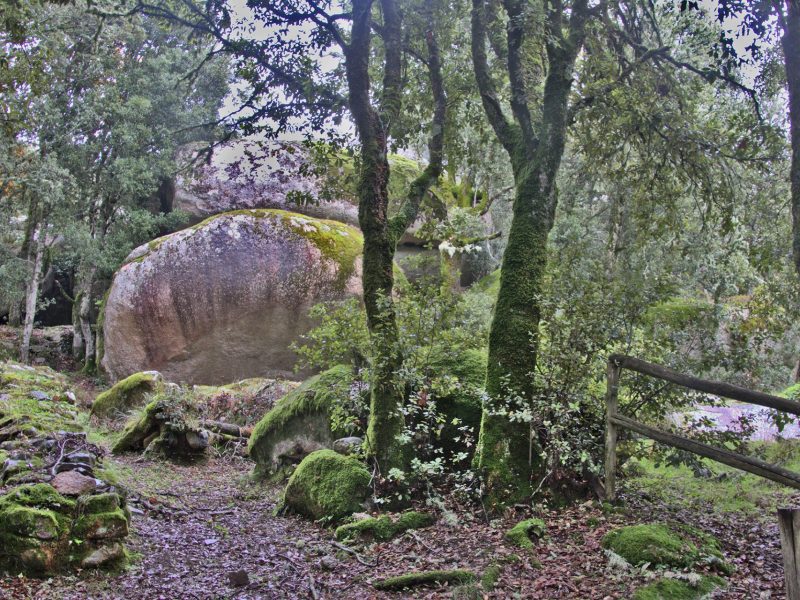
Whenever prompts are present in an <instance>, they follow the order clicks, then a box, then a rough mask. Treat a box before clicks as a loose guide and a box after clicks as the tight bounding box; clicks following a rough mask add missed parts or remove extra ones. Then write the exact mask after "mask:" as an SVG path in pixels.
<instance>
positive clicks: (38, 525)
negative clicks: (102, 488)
mask: <svg viewBox="0 0 800 600" xmlns="http://www.w3.org/2000/svg"><path fill="white" fill-rule="evenodd" d="M123 506H124V502H123V501H122V499H121V498H120V497H119V496H118V495H117V494H113V493H106V494H98V495H95V496H82V497H81V498H79V500H78V501H77V502H76V501H74V500H70V499H69V498H66V497H64V496H62V495H61V494H59V493H58V492H57V491H56V490H55V489H54V488H53V487H52V486H50V485H48V484H46V483H37V484H28V485H20V486H18V487H17V488H15V489H13V490H11V491H10V492H8V493H7V494H5V495H4V496H0V570H3V569H5V570H7V571H9V572H18V571H22V572H25V573H27V574H29V575H36V576H42V575H51V574H54V573H57V572H60V571H63V570H65V569H67V568H69V567H71V566H82V567H104V566H108V565H109V564H110V563H119V561H120V560H124V548H123V546H122V544H121V540H122V539H123V538H124V537H125V536H127V535H128V518H129V517H128V514H127V513H126V511H125V510H124V508H123ZM87 558H88V560H87Z"/></svg>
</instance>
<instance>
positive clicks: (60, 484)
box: [50, 471, 97, 496]
mask: <svg viewBox="0 0 800 600" xmlns="http://www.w3.org/2000/svg"><path fill="white" fill-rule="evenodd" d="M50 485H52V486H53V487H54V488H55V489H56V490H57V491H58V492H60V493H62V494H64V495H65V496H82V495H83V494H88V493H89V492H93V491H94V490H95V488H96V487H97V483H96V481H95V480H94V479H93V478H92V477H87V476H86V475H81V474H80V473H79V472H78V471H63V472H61V473H58V474H57V475H56V476H55V477H53V480H52V481H51V482H50Z"/></svg>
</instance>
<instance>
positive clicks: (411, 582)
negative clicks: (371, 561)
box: [372, 569, 477, 591]
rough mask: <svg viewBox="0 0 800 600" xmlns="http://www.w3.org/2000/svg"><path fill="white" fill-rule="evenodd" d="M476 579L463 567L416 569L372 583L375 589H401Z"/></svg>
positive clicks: (473, 580)
mask: <svg viewBox="0 0 800 600" xmlns="http://www.w3.org/2000/svg"><path fill="white" fill-rule="evenodd" d="M476 580H477V577H476V576H475V574H474V573H472V572H470V571H465V570H463V569H453V570H452V571H418V572H414V573H406V574H405V575H397V576H396V577H388V578H386V579H381V580H378V581H376V582H374V583H373V584H372V586H373V587H374V588H375V589H376V590H385V591H391V590H402V589H404V588H408V587H414V586H417V585H429V584H432V583H473V582H475V581H476Z"/></svg>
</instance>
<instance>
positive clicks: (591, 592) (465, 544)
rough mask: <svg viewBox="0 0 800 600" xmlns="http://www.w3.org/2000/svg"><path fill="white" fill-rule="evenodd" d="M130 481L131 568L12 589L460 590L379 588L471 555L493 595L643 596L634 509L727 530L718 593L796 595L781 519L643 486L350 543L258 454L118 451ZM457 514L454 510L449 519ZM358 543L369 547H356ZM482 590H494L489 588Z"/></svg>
mask: <svg viewBox="0 0 800 600" xmlns="http://www.w3.org/2000/svg"><path fill="white" fill-rule="evenodd" d="M111 460H112V461H113V465H114V467H113V468H114V470H115V472H116V474H117V476H118V479H119V481H120V483H121V484H122V485H123V486H124V487H126V488H127V489H128V490H130V497H129V502H130V506H131V507H132V511H133V520H132V527H131V529H132V531H133V534H132V535H131V537H130V538H129V540H128V541H127V544H126V545H127V547H128V549H129V551H130V552H131V553H132V564H131V566H130V568H129V569H128V570H127V571H125V572H123V573H120V574H116V575H109V574H104V573H100V572H95V571H83V572H79V573H78V574H77V575H74V576H62V577H56V578H53V579H49V580H37V579H28V578H24V577H13V576H8V577H5V578H3V579H0V597H3V598H14V599H16V598H36V599H54V600H55V599H65V600H69V599H73V600H78V599H80V600H84V599H101V598H102V599H112V598H113V599H116V598H141V599H143V600H145V599H153V600H156V599H170V600H171V599H176V598H196V599H212V598H213V599H222V598H238V599H241V600H244V599H255V598H330V599H333V598H354V599H360V598H393V597H394V598H400V597H403V598H405V597H415V598H451V597H453V591H452V588H448V587H446V586H441V587H438V588H437V587H434V588H420V589H418V590H417V591H416V592H410V591H406V592H401V593H386V592H382V593H378V592H376V591H375V590H374V588H373V587H372V582H373V581H374V580H375V579H379V578H382V577H386V576H389V575H395V574H401V573H404V572H408V571H411V570H427V569H450V568H463V569H469V570H472V571H474V572H475V573H478V574H480V573H482V572H483V571H484V570H485V569H486V568H487V567H488V566H489V565H490V564H491V563H493V562H496V563H498V564H500V565H501V566H502V575H501V577H500V580H499V582H498V585H497V587H496V588H495V591H494V592H492V593H491V594H490V595H488V596H485V597H491V598H541V599H545V598H630V597H631V595H632V590H634V589H636V588H637V587H639V586H641V585H643V584H644V583H645V582H646V581H647V578H646V576H645V575H644V574H643V573H642V572H641V571H633V570H625V569H622V568H620V567H611V566H609V561H608V559H607V557H606V556H605V554H604V552H603V550H602V549H601V547H600V539H601V538H602V536H603V534H604V533H606V532H607V531H608V530H609V529H611V528H613V527H616V526H618V525H620V524H624V523H633V522H643V521H645V522H646V521H650V520H664V519H668V520H671V521H678V522H681V521H683V522H687V523H690V524H692V525H694V526H698V527H701V528H703V529H704V530H706V531H710V532H713V533H715V534H716V535H717V536H718V537H719V538H720V539H721V541H722V543H723V550H724V551H725V554H726V557H728V559H729V560H730V561H731V562H733V564H734V566H735V567H736V572H735V574H734V575H733V576H732V577H731V578H730V579H729V585H728V588H727V590H725V591H723V592H719V593H718V594H717V595H716V596H714V597H717V598H736V599H744V598H748V599H750V598H756V599H766V598H782V597H783V592H782V580H783V576H782V567H781V558H780V547H779V543H778V534H777V530H776V528H775V527H774V526H773V525H772V524H771V523H772V519H771V518H769V517H768V518H766V519H765V523H764V524H762V523H759V522H757V521H753V520H752V519H749V518H746V517H744V516H742V517H738V516H731V515H721V514H719V513H715V512H713V511H710V510H709V512H708V513H705V514H703V513H697V512H696V511H691V512H689V511H686V510H683V511H681V510H676V509H675V508H674V507H670V506H666V505H663V504H662V503H659V502H658V501H653V500H652V499H645V498H644V497H642V496H641V495H640V494H638V493H634V492H632V491H631V492H629V495H628V499H627V506H628V510H627V511H625V512H617V511H614V512H608V511H606V512H603V511H602V510H601V507H600V506H599V505H597V503H587V504H584V505H579V506H576V507H573V508H570V509H568V510H564V511H560V512H543V513H540V514H539V516H541V517H543V518H544V519H545V521H546V522H547V527H548V532H547V536H546V538H545V539H544V540H542V541H541V542H539V543H538V544H537V545H536V546H535V547H534V548H533V549H532V550H521V549H519V548H516V547H514V546H512V545H510V544H509V543H508V542H506V541H505V540H504V538H503V533H504V532H505V530H506V529H507V528H508V527H509V526H511V525H512V524H513V523H515V522H516V521H517V520H519V519H520V518H522V517H523V516H529V515H528V514H523V513H522V512H520V513H519V514H514V513H509V514H508V515H506V516H505V517H504V518H503V519H502V520H500V521H497V522H493V523H491V524H487V523H486V522H485V521H484V520H483V519H482V518H481V515H480V512H475V513H472V512H470V511H467V510H464V509H461V510H458V511H457V512H454V513H452V514H451V515H450V519H444V518H440V519H439V521H438V522H437V524H436V525H434V526H433V527H431V528H428V529H420V530H417V531H415V532H408V533H406V534H405V535H404V536H403V537H401V538H398V539H395V540H393V541H390V542H385V543H379V544H373V545H368V546H358V547H356V546H343V545H341V544H340V545H337V543H336V542H335V541H334V538H333V536H332V533H331V530H330V529H326V528H324V527H322V526H320V525H317V524H313V523H310V522H308V521H306V520H303V519H301V518H298V517H294V516H281V517H279V516H274V515H273V510H274V508H275V503H276V499H277V498H278V494H279V488H275V487H269V486H263V485H254V484H252V483H251V482H250V480H249V477H248V476H249V473H250V471H251V463H250V462H249V461H248V460H246V459H243V458H240V457H236V456H222V457H215V458H212V459H210V460H209V461H208V462H206V463H198V464H194V465H175V464H171V463H165V462H152V461H143V460H141V459H135V458H132V457H131V458H114V459H111ZM448 521H452V522H449V523H448ZM354 552H355V553H354ZM478 597H480V596H478Z"/></svg>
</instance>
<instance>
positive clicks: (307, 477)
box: [284, 450, 372, 521]
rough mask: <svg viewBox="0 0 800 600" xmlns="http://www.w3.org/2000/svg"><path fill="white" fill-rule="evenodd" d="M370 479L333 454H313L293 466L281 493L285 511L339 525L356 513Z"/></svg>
mask: <svg viewBox="0 0 800 600" xmlns="http://www.w3.org/2000/svg"><path fill="white" fill-rule="evenodd" d="M371 479H372V477H371V476H370V473H369V471H367V468H366V467H365V466H364V464H363V463H361V462H359V461H358V460H356V459H355V458H351V457H347V456H342V455H341V454H337V453H336V452H334V451H333V450H317V451H316V452H312V453H311V454H309V455H308V456H306V457H305V458H304V459H303V460H302V462H301V463H300V464H299V465H298V466H297V469H295V471H294V473H292V476H291V477H290V478H289V482H288V483H287V484H286V490H285V491H284V503H285V505H286V507H287V508H289V509H291V510H293V511H295V512H297V513H299V514H301V515H304V516H306V517H308V518H310V519H314V520H320V519H325V520H328V521H339V520H341V519H343V518H345V517H347V516H349V515H351V514H353V513H354V512H357V511H358V510H359V509H360V508H361V506H362V503H363V502H364V500H366V498H367V496H369V492H370V488H369V484H370V481H371Z"/></svg>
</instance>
